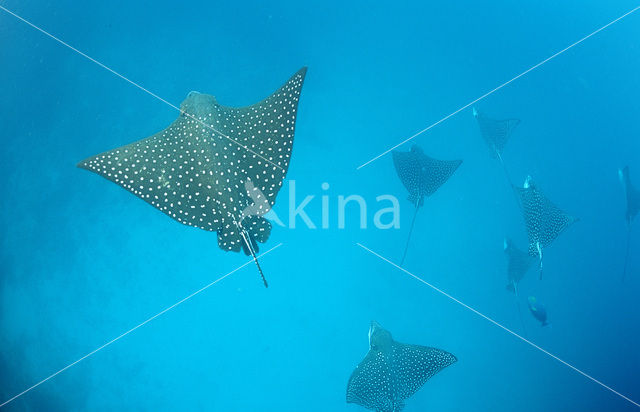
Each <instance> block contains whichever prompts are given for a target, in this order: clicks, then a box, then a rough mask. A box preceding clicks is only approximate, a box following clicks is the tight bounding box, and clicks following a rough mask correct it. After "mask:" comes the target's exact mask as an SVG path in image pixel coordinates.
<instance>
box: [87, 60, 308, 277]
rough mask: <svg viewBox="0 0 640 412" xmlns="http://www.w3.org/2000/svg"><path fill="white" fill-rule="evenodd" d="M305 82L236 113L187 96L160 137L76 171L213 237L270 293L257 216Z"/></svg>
mask: <svg viewBox="0 0 640 412" xmlns="http://www.w3.org/2000/svg"><path fill="white" fill-rule="evenodd" d="M305 74H306V68H302V69H301V70H299V71H298V72H297V73H296V74H294V75H293V76H292V77H291V78H290V79H289V80H288V81H287V82H286V83H285V84H284V85H283V86H282V87H280V88H279V89H278V90H276V91H275V92H274V93H273V94H272V95H270V96H269V97H267V98H266V99H264V100H262V101H261V102H259V103H256V104H254V105H251V106H246V107H240V108H235V107H227V106H223V105H221V104H219V103H218V102H217V101H216V99H215V97H214V96H211V95H208V94H201V93H198V92H191V93H189V95H188V96H187V98H186V99H185V100H184V101H183V102H182V104H181V105H180V115H179V116H178V118H177V119H176V120H175V121H174V122H173V123H172V124H171V125H170V126H169V127H167V128H166V129H164V130H163V131H161V132H158V133H156V134H154V135H152V136H151V137H147V138H146V139H142V140H139V141H137V142H134V143H131V144H128V145H126V146H122V147H119V148H117V149H113V150H110V151H108V152H104V153H101V154H98V155H96V156H93V157H89V158H87V159H85V160H83V161H81V162H80V163H78V167H80V168H83V169H87V170H90V171H92V172H95V173H97V174H99V175H100V176H102V177H104V178H106V179H108V180H110V181H112V182H114V183H116V184H118V185H120V186H121V187H123V188H125V189H127V190H128V191H130V192H131V193H133V194H134V195H136V196H137V197H139V198H141V199H142V200H144V201H145V202H147V203H149V204H150V205H152V206H154V207H155V208H156V209H159V210H160V211H162V212H163V213H165V214H166V215H168V216H169V217H171V218H173V219H174V220H176V221H178V222H180V223H182V224H185V225H188V226H193V227H197V228H200V229H203V230H207V231H211V232H217V233H218V246H219V247H220V249H222V250H225V251H234V252H238V251H240V249H242V250H243V251H244V252H245V253H246V254H247V255H249V254H250V255H251V256H252V257H253V260H254V262H255V263H256V266H257V267H258V271H259V272H260V276H261V277H262V280H263V282H264V285H265V286H268V284H267V280H266V278H265V276H264V274H263V273H262V269H261V268H260V264H259V262H258V259H257V257H256V253H257V252H258V244H257V242H261V243H264V242H266V241H267V239H268V238H269V234H270V233H271V223H269V221H268V220H266V219H265V218H264V217H263V215H264V214H265V213H267V212H268V211H269V209H270V208H271V207H273V205H274V203H275V200H276V195H277V194H278V191H279V190H280V187H281V186H282V181H283V180H284V177H285V175H286V173H287V169H288V168H289V161H290V158H291V150H292V146H293V135H294V129H295V122H296V113H297V108H298V100H299V97H300V91H301V89H302V83H303V81H304V77H305ZM256 206H257V208H256ZM256 209H257V210H256ZM246 211H250V213H247V212H246Z"/></svg>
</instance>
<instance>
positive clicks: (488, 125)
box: [473, 107, 520, 205]
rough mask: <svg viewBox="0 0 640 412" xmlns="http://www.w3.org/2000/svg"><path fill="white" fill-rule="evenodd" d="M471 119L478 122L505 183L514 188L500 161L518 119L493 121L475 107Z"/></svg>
mask: <svg viewBox="0 0 640 412" xmlns="http://www.w3.org/2000/svg"><path fill="white" fill-rule="evenodd" d="M473 117H475V119H476V121H477V122H478V127H479V128H480V134H481V135H482V138H483V139H484V141H485V143H486V144H487V146H489V149H491V157H493V158H496V157H497V158H498V160H499V161H500V165H501V166H502V171H503V172H504V176H505V177H506V178H507V182H508V183H509V187H510V188H512V189H513V188H514V184H513V181H512V180H511V177H510V175H509V171H507V166H505V164H504V160H503V159H502V152H503V150H504V148H505V146H506V145H507V142H508V141H509V138H510V137H511V134H512V133H513V130H514V129H515V128H516V126H518V125H519V124H520V120H519V119H504V120H495V119H492V118H490V117H487V116H486V115H485V114H484V113H482V112H480V111H478V110H477V109H476V108H475V107H474V108H473ZM516 202H517V203H518V205H519V204H520V203H519V199H518V196H517V195H516Z"/></svg>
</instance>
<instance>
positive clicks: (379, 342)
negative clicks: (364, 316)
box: [369, 320, 393, 350]
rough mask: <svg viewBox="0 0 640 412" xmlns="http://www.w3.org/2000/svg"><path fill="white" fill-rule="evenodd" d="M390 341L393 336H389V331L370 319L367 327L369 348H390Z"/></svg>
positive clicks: (391, 341)
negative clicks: (369, 324)
mask: <svg viewBox="0 0 640 412" xmlns="http://www.w3.org/2000/svg"><path fill="white" fill-rule="evenodd" d="M392 343H393V338H391V333H390V332H389V331H388V330H386V329H384V328H383V327H382V326H380V324H379V323H378V322H376V321H375V320H372V321H371V326H370V327H369V348H371V349H372V350H383V349H385V348H390V347H391V344H392Z"/></svg>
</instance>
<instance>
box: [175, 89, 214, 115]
mask: <svg viewBox="0 0 640 412" xmlns="http://www.w3.org/2000/svg"><path fill="white" fill-rule="evenodd" d="M217 104H218V101H217V100H216V98H215V97H213V96H212V95H210V94H204V93H199V92H196V91H193V92H189V94H188V95H187V98H186V99H184V100H183V101H182V103H181V104H180V113H188V114H190V115H191V116H194V117H196V118H203V119H204V118H207V117H209V116H213V113H214V110H213V108H214V107H215V106H216V105H217Z"/></svg>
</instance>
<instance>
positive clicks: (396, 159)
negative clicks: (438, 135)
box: [392, 145, 462, 265]
mask: <svg viewBox="0 0 640 412" xmlns="http://www.w3.org/2000/svg"><path fill="white" fill-rule="evenodd" d="M392 155H393V164H394V166H395V168H396V172H397V174H398V177H399V178H400V181H401V182H402V184H403V185H404V187H405V188H406V189H407V191H408V192H409V197H408V200H409V201H410V202H411V204H413V205H414V206H415V208H416V209H415V212H414V214H413V219H412V220H411V227H410V228H409V235H408V236H407V243H406V245H405V248H404V253H403V254H402V260H401V261H400V264H401V265H402V263H404V259H405V257H406V256H407V250H408V248H409V240H410V239H411V233H412V232H413V225H414V223H415V221H416V215H417V214H418V209H419V208H420V207H421V206H422V205H423V204H424V197H425V196H431V195H432V194H434V193H435V192H436V190H438V188H440V186H442V185H443V184H444V183H445V182H446V181H447V180H449V178H450V177H451V175H453V173H454V172H455V171H456V169H458V166H460V164H461V163H462V160H438V159H433V158H431V157H429V156H427V155H425V154H424V152H423V151H422V149H421V148H420V147H418V146H417V145H413V146H412V147H411V151H409V152H400V151H397V150H394V151H393V152H392Z"/></svg>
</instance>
